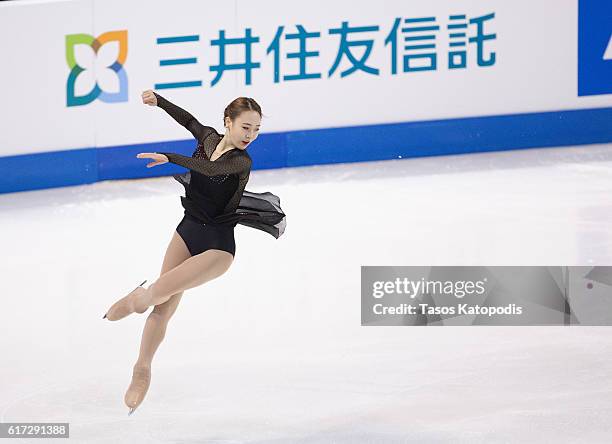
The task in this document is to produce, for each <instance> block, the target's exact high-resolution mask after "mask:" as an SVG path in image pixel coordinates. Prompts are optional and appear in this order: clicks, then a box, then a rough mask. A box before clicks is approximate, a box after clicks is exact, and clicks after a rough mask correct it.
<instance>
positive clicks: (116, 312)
mask: <svg viewBox="0 0 612 444" xmlns="http://www.w3.org/2000/svg"><path fill="white" fill-rule="evenodd" d="M145 282H147V280H146V279H145V280H144V281H143V282H142V284H140V285H139V286H138V287H136V288H135V289H134V290H132V291H131V292H130V293H129V294H128V295H127V296H124V297H123V298H121V299H119V300H118V301H117V302H115V303H114V304H113V305H112V306H111V308H109V309H108V311H107V312H106V314H105V315H104V316H103V317H102V319H104V318H106V319H108V320H109V321H118V320H119V319H123V318H125V317H126V316H127V315H130V314H132V313H134V312H137V313H144V312H145V311H147V309H148V308H149V307H146V308H145V309H144V310H142V311H141V310H137V308H136V304H135V300H134V299H135V296H136V294H137V293H139V292H141V291H146V289H144V288H142V286H143V285H144V283H145Z"/></svg>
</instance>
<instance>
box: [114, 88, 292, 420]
mask: <svg viewBox="0 0 612 444" xmlns="http://www.w3.org/2000/svg"><path fill="white" fill-rule="evenodd" d="M142 101H143V103H145V104H147V105H151V106H158V107H160V108H162V109H163V110H164V111H166V112H167V113H168V114H169V115H170V116H171V117H172V118H174V120H176V121H177V122H178V123H180V124H181V125H183V126H184V127H185V128H187V129H188V130H189V131H190V132H191V134H193V136H194V137H195V138H196V140H197V142H198V143H197V147H196V149H195V151H194V153H193V155H192V157H187V156H182V155H180V154H176V153H139V154H138V155H137V156H136V157H138V158H140V159H144V158H146V159H153V160H154V162H151V163H149V164H148V165H147V168H150V167H153V166H156V165H161V164H163V163H166V162H172V163H175V164H177V165H181V166H184V167H186V168H189V170H190V171H188V172H187V173H185V174H178V175H175V176H174V178H175V179H176V180H178V181H179V182H180V183H181V184H182V185H183V186H184V187H185V197H181V203H182V205H183V207H184V208H185V212H184V217H183V219H182V220H181V221H180V223H179V224H178V226H177V227H176V231H175V232H174V234H173V236H172V239H171V240H170V244H169V245H168V248H167V250H166V254H165V257H164V260H163V264H162V268H161V273H160V277H159V278H158V279H157V280H156V281H155V282H153V283H152V284H151V285H149V287H148V288H144V287H142V285H143V284H144V283H145V282H146V281H145V282H143V283H142V284H140V286H138V287H136V289H135V290H133V291H132V292H130V293H129V294H128V295H127V296H125V297H123V298H121V299H120V300H118V301H117V302H116V303H115V304H113V305H112V306H111V307H110V309H109V310H108V312H107V313H106V314H105V315H104V318H107V319H109V320H111V321H116V320H119V319H122V318H124V317H126V316H128V315H129V314H131V313H134V312H137V313H144V312H145V311H146V310H147V309H148V308H149V307H150V306H152V305H153V306H154V308H153V311H152V312H151V313H150V314H149V316H148V318H147V321H146V324H145V326H144V331H143V334H142V340H141V344H140V354H139V356H138V360H137V361H136V364H135V365H134V368H133V373H132V381H131V384H130V386H129V388H128V390H127V392H126V393H125V398H124V401H125V404H126V405H127V406H128V408H129V409H130V411H129V413H128V415H131V414H132V413H133V412H134V410H136V408H137V407H138V406H139V405H140V403H141V402H142V401H143V399H144V397H145V395H146V393H147V390H148V388H149V384H150V380H151V361H152V360H153V355H154V354H155V351H156V350H157V348H158V346H159V344H160V343H161V341H162V340H163V338H164V335H165V332H166V327H167V325H168V321H169V320H170V318H171V317H172V315H173V314H174V312H175V310H176V308H177V306H178V303H179V301H180V300H181V297H182V295H183V292H184V291H185V290H187V289H189V288H194V287H197V286H199V285H201V284H203V283H205V282H208V281H210V280H212V279H215V278H217V277H219V276H221V275H222V274H223V273H225V272H226V271H227V270H228V268H229V267H230V265H231V264H232V261H233V259H234V254H235V251H236V245H235V242H234V227H235V226H236V224H238V223H240V224H243V225H247V226H250V227H253V228H257V229H260V230H263V231H266V232H267V233H270V234H272V235H273V236H274V237H276V238H278V237H279V236H281V235H282V234H283V231H284V228H285V214H284V213H283V211H282V209H281V207H280V200H279V199H278V197H277V196H275V195H274V194H272V193H252V192H249V191H246V190H245V189H244V188H245V185H246V183H247V182H248V180H249V173H250V170H251V157H250V156H249V154H248V153H247V151H246V148H247V146H248V145H250V143H252V142H253V141H254V140H255V139H256V138H257V135H258V134H257V133H258V131H259V127H260V122H261V118H262V112H261V108H260V106H259V105H258V104H257V102H255V100H253V99H251V98H248V97H238V98H237V99H235V100H234V101H232V102H231V103H230V104H229V105H228V106H227V107H226V108H225V112H224V116H223V122H224V125H225V128H226V131H225V135H223V136H222V135H220V134H218V133H217V132H216V131H215V129H214V128H211V127H209V126H204V125H202V124H201V123H200V122H198V120H196V119H195V118H194V117H193V116H192V115H191V114H189V113H188V112H187V111H185V110H183V109H181V108H179V107H178V106H176V105H174V104H172V103H171V102H169V101H168V100H166V99H165V98H163V97H162V96H160V95H159V94H157V93H155V92H153V91H151V90H147V91H144V92H143V93H142Z"/></svg>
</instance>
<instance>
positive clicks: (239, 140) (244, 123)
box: [225, 111, 261, 150]
mask: <svg viewBox="0 0 612 444" xmlns="http://www.w3.org/2000/svg"><path fill="white" fill-rule="evenodd" d="M225 122H226V125H227V127H228V129H229V137H230V141H231V142H232V145H233V146H235V147H236V148H240V149H241V150H244V149H246V147H247V146H249V145H250V144H251V142H253V140H255V139H257V136H258V135H259V127H260V126H261V116H260V115H259V113H258V112H257V111H243V112H241V113H240V115H239V116H238V117H236V119H235V120H233V121H232V120H231V119H230V118H229V117H226V118H225Z"/></svg>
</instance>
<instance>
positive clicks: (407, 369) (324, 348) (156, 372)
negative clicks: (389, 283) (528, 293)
mask: <svg viewBox="0 0 612 444" xmlns="http://www.w3.org/2000/svg"><path fill="white" fill-rule="evenodd" d="M144 165H145V162H144V161H143V168H144ZM247 190H249V191H255V192H263V191H271V192H273V193H275V194H277V195H278V196H280V198H281V204H282V206H283V209H284V211H285V212H286V214H287V229H286V231H285V234H284V235H283V236H282V237H281V238H280V239H278V240H276V239H274V238H273V237H272V236H270V235H268V234H266V233H263V232H261V231H257V230H253V229H251V228H247V227H244V226H238V227H237V228H236V244H237V250H236V258H235V261H234V263H233V265H232V267H231V268H230V270H229V271H228V272H227V273H226V274H225V275H223V276H221V277H220V278H218V279H216V280H214V281H212V282H209V283H207V284H205V285H203V286H201V287H198V288H194V289H191V290H188V291H187V292H185V295H184V297H183V298H182V301H181V303H180V305H179V307H178V310H177V312H176V314H175V316H174V317H173V318H172V320H171V321H170V325H169V328H168V331H167V334H166V338H165V340H164V342H163V343H162V344H161V346H160V348H159V350H158V352H157V354H156V356H155V359H154V361H153V367H152V380H151V387H150V389H149V392H148V394H147V397H146V399H145V400H144V402H143V403H142V405H141V406H140V407H139V408H138V409H137V410H136V412H135V413H134V414H133V415H131V416H129V417H128V416H127V412H128V408H127V407H126V406H125V405H124V404H123V395H124V392H125V390H126V389H127V387H128V385H129V382H130V378H131V374H132V366H133V364H134V362H135V360H136V357H137V354H138V347H139V344H140V338H141V334H142V328H143V325H144V321H145V318H146V316H147V315H146V314H142V315H139V314H133V315H131V316H129V317H128V318H126V319H123V320H121V321H118V322H109V321H107V320H104V319H102V315H103V314H104V313H105V312H106V310H107V309H108V307H110V305H111V304H112V303H113V302H115V301H116V300H117V299H119V298H120V297H122V296H123V295H125V294H126V293H127V292H129V291H131V290H132V289H133V288H134V287H135V286H136V285H138V284H139V283H140V282H142V281H143V280H144V279H148V283H147V284H150V283H151V282H152V281H153V280H154V279H155V278H156V277H157V275H158V273H159V270H160V267H161V264H162V259H163V255H164V252H165V250H166V247H167V245H168V242H169V241H170V238H171V236H172V233H173V231H174V229H175V228H176V225H177V224H178V222H179V220H180V219H181V217H182V214H183V209H182V207H181V206H180V200H179V196H180V195H181V193H182V192H183V188H182V187H181V185H180V184H179V183H177V182H176V181H174V180H173V179H172V178H171V177H162V178H153V179H141V180H122V181H108V182H100V183H96V184H92V185H84V186H75V187H66V188H56V189H47V190H41V191H32V192H20V193H12V194H4V195H0V208H2V218H0V228H1V230H0V233H1V234H0V236H1V245H2V250H3V255H2V279H1V281H0V285H1V288H2V301H3V308H2V310H0V323H1V325H2V335H1V336H0V337H1V339H0V344H1V349H2V365H1V366H0V422H38V421H40V422H69V423H70V441H71V442H82V443H110V442H113V443H177V444H187V443H194V444H195V443H219V444H220V443H249V444H259V443H274V444H277V443H278V444H280V443H301V444H305V443H309V444H310V443H339V444H340V443H342V444H345V443H346V444H348V443H412V442H416V443H455V442H464V443H502V442H503V443H506V442H521V443H525V442H564V443H565V442H568V443H579V442H589V443H598V442H601V443H604V442H610V436H611V433H612V423H611V422H610V418H612V354H611V353H610V350H611V348H612V328H610V327H580V326H572V327H483V326H480V327H478V326H471V327H442V328H439V327H432V326H429V327H362V326H361V325H360V322H361V321H360V267H361V266H362V265H424V266H429V265H489V266H493V265H612V259H611V258H612V232H611V230H610V224H611V221H612V199H611V198H612V193H611V191H612V144H610V145H589V146H581V147H566V148H545V149H533V150H519V151H506V152H498V153H483V154H469V155H461V156H444V157H429V158H418V159H398V160H391V161H380V162H368V163H353V164H338V165H321V166H314V167H301V168H292V169H282V170H263V171H262V170H258V171H253V172H252V173H251V180H250V182H249V184H248V185H247ZM611 297H612V296H611ZM45 441H47V440H41V439H36V440H34V439H32V440H31V442H34V443H42V442H45ZM48 441H51V440H48ZM11 442H27V440H19V439H15V440H13V441H11ZM52 442H58V441H57V440H53V441H52Z"/></svg>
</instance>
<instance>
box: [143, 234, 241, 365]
mask: <svg viewBox="0 0 612 444" xmlns="http://www.w3.org/2000/svg"><path fill="white" fill-rule="evenodd" d="M233 259H234V257H233V256H232V255H231V254H230V253H228V252H227V251H222V250H207V251H205V252H203V253H200V254H198V255H195V256H191V254H190V253H189V250H188V249H187V246H186V245H185V242H184V241H183V239H182V238H181V237H180V236H179V234H178V233H177V232H176V231H175V232H174V234H173V235H172V239H171V240H170V244H169V245H168V248H167V250H166V254H165V256H164V262H163V264H162V268H161V272H160V276H159V278H158V279H157V280H156V281H155V282H153V283H152V284H151V285H150V286H149V288H147V291H146V293H144V294H143V296H142V297H141V298H139V299H140V304H143V305H146V306H151V305H154V306H155V307H154V309H153V311H152V312H151V313H150V314H149V316H148V317H147V321H146V323H145V326H144V330H143V333H142V340H141V342H140V353H139V356H138V361H137V362H136V365H135V367H151V361H152V360H153V355H154V354H155V352H156V351H157V348H158V347H159V344H161V342H162V341H163V339H164V336H165V334H166V328H167V326H168V321H169V320H170V318H171V317H172V315H173V314H174V312H175V311H176V308H177V307H178V304H179V302H180V301H181V298H182V296H183V292H184V291H185V290H187V289H189V288H193V287H197V286H199V285H202V284H203V283H205V282H208V281H210V280H212V279H215V278H217V277H219V276H221V275H222V274H223V273H225V272H226V271H227V270H228V268H229V267H230V265H231V264H232V261H233Z"/></svg>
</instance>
